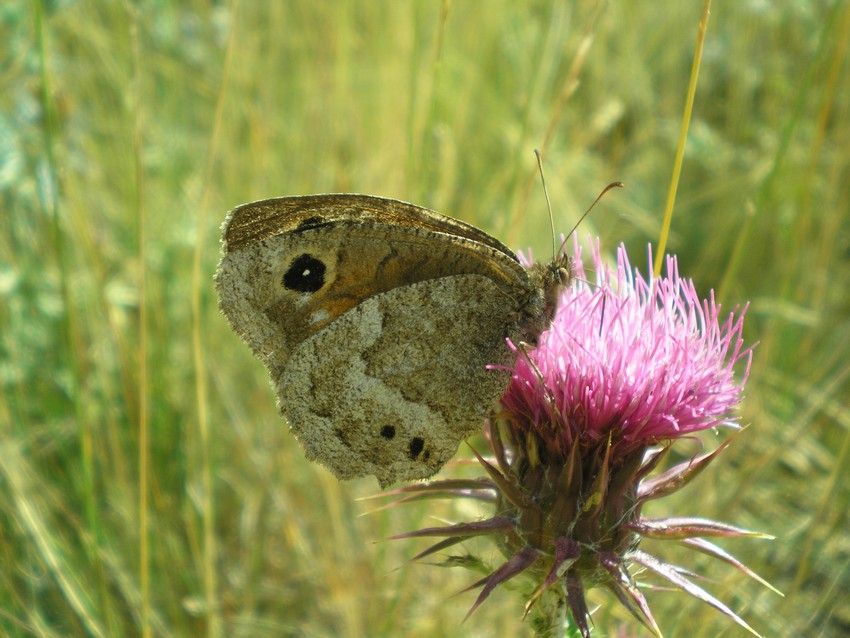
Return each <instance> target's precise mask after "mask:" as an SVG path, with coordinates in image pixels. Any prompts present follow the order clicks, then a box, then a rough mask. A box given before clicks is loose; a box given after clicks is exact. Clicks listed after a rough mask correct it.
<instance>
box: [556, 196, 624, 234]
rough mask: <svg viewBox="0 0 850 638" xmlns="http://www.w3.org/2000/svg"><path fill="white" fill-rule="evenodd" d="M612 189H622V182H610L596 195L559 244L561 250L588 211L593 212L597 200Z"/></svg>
mask: <svg viewBox="0 0 850 638" xmlns="http://www.w3.org/2000/svg"><path fill="white" fill-rule="evenodd" d="M612 188H624V186H623V182H611V183H610V184H608V186H606V187H605V188H603V189H602V192H601V193H599V195H597V197H596V199H594V200H593V203H592V204H591V205H590V207H589V208H588V209H587V210H586V211H584V215H582V216H581V217H579V219H578V221H577V222H576V225H575V226H573V229H572V230H571V231H570V233H569V235H567V236H566V238H565V239H564V243H562V244H561V250H563V249H564V246H565V245H566V243H567V239H569V238H570V237H572V235H573V233H574V232H576V229H577V228H578V226H579V224H581V223H582V222H583V221H584V218H585V217H587V215H588V214H589V213H590V211H592V210H593V207H594V206H596V204H597V203H599V200H600V199H602V198H603V197H604V196H605V193H607V192H608V191H610V190H611V189H612Z"/></svg>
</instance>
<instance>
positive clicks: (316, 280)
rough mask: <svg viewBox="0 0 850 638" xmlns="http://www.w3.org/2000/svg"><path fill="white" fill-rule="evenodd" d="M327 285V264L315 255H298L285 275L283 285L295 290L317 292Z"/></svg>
mask: <svg viewBox="0 0 850 638" xmlns="http://www.w3.org/2000/svg"><path fill="white" fill-rule="evenodd" d="M324 285H325V264H324V262H323V261H321V260H319V259H316V258H315V257H314V256H313V255H308V254H307V253H304V254H303V255H301V256H299V257H296V258H295V259H294V260H293V261H292V263H291V264H290V265H289V268H287V270H286V273H284V275H283V286H284V288H286V289H287V290H294V291H295V292H316V291H317V290H320V289H321V288H322V286H324Z"/></svg>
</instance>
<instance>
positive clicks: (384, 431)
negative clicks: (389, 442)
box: [381, 425, 395, 439]
mask: <svg viewBox="0 0 850 638" xmlns="http://www.w3.org/2000/svg"><path fill="white" fill-rule="evenodd" d="M381 436H382V437H384V438H385V439H392V438H394V437H395V426H394V425H385V426H384V427H382V428H381Z"/></svg>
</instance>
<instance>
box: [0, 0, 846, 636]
mask: <svg viewBox="0 0 850 638" xmlns="http://www.w3.org/2000/svg"><path fill="white" fill-rule="evenodd" d="M701 9H702V6H701V3H699V2H690V3H685V2H680V3H664V4H663V5H662V4H659V3H624V2H623V3H614V2H611V3H604V2H591V1H584V0H576V1H574V2H569V3H566V2H543V1H540V2H527V3H517V2H513V1H510V0H490V1H488V2H486V3H485V2H475V1H471V0H454V1H453V2H449V1H447V2H444V3H440V2H438V1H436V0H434V1H419V2H394V3H389V2H387V3H358V2H353V1H343V2H316V1H315V0H305V1H295V0H292V1H287V2H276V3H255V2H241V3H237V2H230V3H228V2H221V3H217V2H216V3H211V2H203V1H201V0H195V1H191V2H181V3H171V2H164V1H154V0H149V1H141V2H136V3H130V2H124V3H122V2H99V1H95V0H88V1H86V0H77V1H74V0H54V1H45V0H38V1H33V2H28V1H17V2H7V3H4V4H3V6H2V8H0V201H1V202H2V212H0V343H2V349H0V357H2V359H0V383H2V393H3V394H2V399H1V400H0V560H1V561H2V568H0V633H2V634H3V635H9V636H134V635H139V634H140V633H141V632H142V628H143V626H145V621H143V618H145V617H146V618H147V619H148V620H147V622H148V623H149V624H148V626H149V627H150V629H151V631H152V633H153V634H154V635H157V636H194V635H205V634H206V635H224V636H282V635H293V636H399V635H404V636H445V635H452V636H514V635H526V634H527V633H528V631H529V629H528V627H527V625H523V624H522V622H521V621H520V617H521V611H522V609H521V603H520V600H519V599H518V598H516V597H515V595H513V593H512V592H510V591H507V590H506V591H499V592H496V593H495V594H494V595H493V596H492V597H491V599H490V600H489V601H488V602H487V603H486V604H485V605H484V606H483V607H482V608H481V609H480V610H479V611H477V612H476V613H475V615H474V616H473V617H472V618H470V619H469V620H468V621H467V622H466V623H464V624H462V625H461V624H460V621H461V619H462V618H463V616H464V614H465V613H466V610H467V609H468V608H469V606H470V605H471V603H472V602H473V600H474V594H468V593H467V594H463V595H460V596H454V594H455V593H456V592H458V591H459V590H461V589H462V588H463V587H465V586H466V585H469V584H471V583H472V582H473V581H474V580H475V579H476V577H475V575H474V574H472V573H470V572H466V571H464V570H459V569H457V570H445V569H438V568H436V567H432V566H429V565H414V566H408V565H406V564H405V561H406V559H407V558H409V557H410V556H411V555H413V553H415V551H416V550H417V549H421V548H422V547H424V546H418V545H415V544H414V543H411V542H380V541H381V540H382V539H384V538H386V537H387V536H389V535H391V534H393V533H401V532H404V531H407V530H409V529H414V528H416V527H421V526H425V525H433V524H436V521H437V520H446V519H448V520H459V519H462V518H465V519H469V518H470V517H471V516H474V515H475V512H473V511H463V510H462V508H461V507H459V506H457V505H448V504H440V503H437V504H434V503H430V504H427V505H412V506H405V507H403V508H398V509H394V510H390V511H382V512H377V513H370V512H371V510H372V509H373V507H374V504H373V503H372V502H363V501H357V500H356V499H357V498H359V497H363V496H365V495H369V494H373V493H375V492H376V491H377V487H376V484H375V483H374V481H373V480H372V479H363V480H358V481H353V482H349V483H344V484H340V483H338V482H337V481H336V480H335V479H334V478H333V477H331V476H330V475H329V474H328V473H327V472H326V471H325V470H324V469H322V468H321V467H318V466H315V465H311V464H309V463H307V462H306V461H304V459H303V457H302V455H301V451H300V448H299V446H298V444H297V442H296V441H295V439H294V438H293V437H292V436H291V435H289V433H288V432H287V431H286V427H285V425H284V424H283V422H282V421H281V420H280V419H279V417H278V416H277V413H276V408H275V405H274V398H273V393H272V391H271V390H270V388H269V387H268V382H267V380H266V373H265V371H264V369H263V368H262V366H261V365H260V363H259V362H257V361H255V360H254V359H253V358H252V357H251V355H250V353H249V351H248V348H246V347H245V346H243V345H242V344H241V343H240V342H239V340H238V339H237V337H236V336H235V335H233V334H232V333H231V332H230V331H229V329H228V327H227V325H226V323H225V321H224V319H223V318H222V317H221V316H220V315H219V313H218V310H217V308H216V298H215V294H214V291H213V286H212V275H213V272H214V268H215V264H216V262H217V260H218V246H219V244H218V241H219V239H218V236H219V224H220V223H221V221H222V220H223V219H224V215H225V212H226V211H227V210H228V209H230V208H232V207H234V206H235V205H237V204H239V203H242V202H246V201H249V200H253V199H258V198H265V197H271V196H277V195H294V194H306V193H319V192H335V191H336V192H339V191H353V192H363V193H371V194H376V195H384V196H390V197H397V198H400V199H404V200H407V201H412V202H415V203H418V204H422V205H425V206H429V207H432V208H436V209H437V210H440V211H442V212H445V213H447V214H450V215H453V216H456V217H459V218H462V219H465V220H467V221H470V222H473V223H475V224H477V225H479V226H481V227H483V228H485V229H487V230H488V231H490V232H492V233H493V234H495V235H496V236H497V237H499V238H500V239H502V240H504V241H506V243H508V244H509V245H511V246H514V247H517V248H524V247H526V246H532V247H533V248H534V250H535V251H536V252H537V254H538V255H540V254H542V255H546V254H548V252H549V251H550V248H549V246H550V235H549V230H548V228H549V226H548V221H547V218H546V207H545V203H544V199H543V195H542V191H541V189H540V186H539V180H538V177H537V175H536V168H535V160H534V156H533V152H532V151H533V149H534V148H542V149H543V150H544V152H545V164H546V170H547V176H548V186H549V191H550V195H551V198H552V201H553V203H554V207H555V215H556V224H557V226H558V229H559V231H563V232H566V231H568V230H569V229H570V228H571V227H572V225H573V224H574V223H575V221H576V220H577V218H578V216H579V215H580V213H581V212H582V211H583V210H584V209H585V208H586V207H587V205H589V203H590V202H592V201H593V199H594V198H595V197H596V195H597V194H598V193H599V191H600V190H601V189H602V188H603V187H604V185H605V184H607V183H608V182H611V181H614V180H622V181H624V182H625V183H626V190H624V191H617V192H614V193H611V194H609V195H608V196H607V197H606V198H605V199H604V200H603V201H602V203H601V205H599V206H598V207H597V208H596V209H595V210H594V212H593V213H592V214H591V216H590V217H589V218H588V219H587V220H586V221H584V222H583V223H582V226H581V228H580V230H579V232H580V233H581V234H582V236H584V235H587V234H588V233H594V234H599V235H600V236H601V237H602V241H603V247H604V248H605V249H606V250H608V251H611V250H613V248H614V247H615V246H616V245H617V243H619V242H625V244H626V245H627V246H628V247H629V249H630V252H631V254H632V259H633V263H635V264H640V265H641V266H642V269H643V270H644V271H646V261H645V259H644V257H643V256H644V255H645V254H646V245H647V243H648V242H653V243H657V238H658V233H659V227H660V222H661V218H662V213H663V208H664V202H665V198H666V194H667V189H668V184H669V179H670V173H671V170H672V163H673V156H674V153H675V145H676V141H677V136H678V133H679V124H680V118H681V113H682V108H683V105H684V99H685V90H686V87H687V81H688V74H689V71H690V65H691V60H692V54H693V49H694V42H695V39H696V32H697V23H698V19H699V14H700V11H701ZM848 41H850V4H848V3H847V2H840V1H828V0H812V1H791V0H787V1H784V2H780V1H777V2H768V1H764V0H762V1H760V0H745V1H742V2H719V1H718V2H715V3H714V6H713V13H712V18H711V22H710V26H709V30H708V33H707V39H706V49H705V53H704V59H703V65H702V70H701V75H700V83H699V87H698V92H697V96H696V105H695V111H694V117H693V120H692V123H691V129H690V137H689V142H688V147H687V151H686V155H685V164H684V171H683V175H682V181H681V184H680V187H679V197H678V200H677V205H676V212H675V216H674V219H673V234H672V237H671V241H670V244H669V246H668V250H669V252H674V253H676V254H678V256H679V259H680V266H681V270H682V272H683V273H685V274H686V275H687V276H690V277H693V278H694V279H695V280H696V282H697V287H698V289H699V290H701V291H702V292H703V293H704V294H707V293H708V291H709V290H710V289H712V288H714V289H715V290H716V291H717V293H718V296H719V299H720V300H721V301H722V303H723V304H724V305H725V306H726V307H727V308H732V307H733V306H735V305H736V304H741V303H744V302H746V301H748V300H749V301H750V302H751V304H752V305H751V307H750V311H749V314H748V323H747V328H746V333H747V337H748V339H749V340H750V341H756V340H758V341H759V342H760V345H759V346H758V348H757V350H756V354H755V359H754V362H753V369H752V374H751V379H750V382H749V384H748V390H747V399H746V402H745V404H744V406H743V411H742V422H743V423H744V424H747V425H749V428H748V429H747V430H745V431H744V432H743V433H742V434H741V435H739V436H738V437H737V439H736V441H735V442H734V443H733V445H732V447H731V448H730V449H729V450H727V451H726V452H725V453H724V454H723V455H722V457H721V459H720V460H719V461H718V462H717V463H715V465H714V466H713V467H712V468H711V469H710V470H709V471H708V472H707V473H706V474H704V475H703V476H701V477H700V479H699V480H698V481H697V482H696V483H695V484H693V485H691V486H690V487H689V488H688V489H687V490H685V492H684V494H683V495H682V496H681V497H679V498H676V499H667V500H666V501H665V502H663V503H659V504H658V505H656V507H655V509H654V510H653V511H652V512H650V514H652V515H659V516H661V515H673V514H682V515H700V516H707V517H712V518H719V519H721V520H725V521H729V522H731V523H734V524H737V525H740V526H744V527H748V528H752V529H758V530H761V531H765V532H768V533H771V534H774V535H776V537H777V538H776V540H775V541H772V542H766V541H744V540H742V541H735V542H732V541H730V542H726V543H724V546H725V547H726V548H727V549H729V550H730V551H732V552H733V553H735V554H736V555H737V556H739V557H740V558H741V559H742V560H744V562H746V563H747V564H748V565H750V566H751V567H753V568H754V569H756V571H758V572H760V573H761V574H762V575H763V576H765V577H766V578H768V579H769V580H770V581H772V582H773V583H774V584H775V585H776V586H777V587H778V588H780V589H781V590H783V591H784V592H785V594H786V598H785V599H782V598H780V597H778V596H776V595H775V594H773V593H771V592H769V591H767V590H766V589H764V588H762V587H760V586H759V585H758V584H757V583H755V582H753V581H750V580H749V579H747V578H746V577H745V576H743V575H742V574H740V573H738V572H737V571H736V570H734V569H732V568H730V567H725V566H723V565H714V564H712V562H711V561H710V560H708V559H706V560H703V559H701V558H699V557H696V556H690V557H683V558H682V559H681V560H682V563H683V564H684V565H685V566H687V567H689V568H693V569H694V570H695V571H698V572H701V573H705V574H706V575H707V576H708V577H709V578H710V579H711V581H710V582H708V583H707V584H706V587H707V588H708V589H709V590H710V591H712V593H714V594H716V595H717V596H718V597H719V598H720V599H721V600H723V601H725V602H726V603H728V604H729V605H730V606H731V607H733V609H735V610H736V611H738V612H740V613H741V615H742V616H743V617H744V618H745V619H746V620H747V621H748V622H749V623H750V624H751V625H753V626H754V627H755V628H756V629H757V630H759V631H760V632H762V633H763V634H764V635H766V636H791V635H803V636H841V635H847V633H848V632H850V607H849V606H848V605H847V602H846V592H847V591H848V590H850V572H848V564H849V563H850V533H848V532H849V531H850V525H848V507H847V503H848V502H850V481H848V473H850V469H848V468H850V463H848V460H847V455H848V441H850V411H848V396H850V393H848V389H850V383H848V373H850V363H848V362H849V361H850V296H848V293H847V290H848V286H850V280H848V279H850V268H848V261H850V232H848V231H849V230H850V228H848V213H850V195H848V188H850V179H848V178H850V170H848V169H849V167H850V83H849V82H848V56H847V52H846V46H847V43H848ZM686 453H692V450H688V451H686ZM145 539H146V542H143V541H145ZM473 549H477V550H478V551H480V552H482V553H484V555H485V556H487V555H488V552H490V555H491V556H492V557H493V558H494V559H495V558H496V556H495V554H493V553H492V552H493V550H492V549H490V548H488V547H487V546H481V547H478V548H473ZM665 556H669V554H665ZM594 600H595V602H596V603H597V604H600V605H601V607H600V608H599V609H598V611H597V612H596V613H595V616H594V619H595V623H596V626H597V629H598V631H597V634H596V635H600V636H610V635H615V634H617V631H618V627H619V625H620V623H621V621H626V622H629V625H630V626H633V624H631V622H630V621H628V620H627V619H626V616H625V614H624V612H623V611H622V610H621V609H619V607H618V606H617V605H616V604H614V602H613V600H612V599H611V598H610V597H608V596H606V595H604V594H599V595H598V596H596V597H595V598H594ZM649 600H650V603H651V604H652V605H653V608H654V609H655V611H656V615H657V617H658V619H659V623H660V625H661V627H662V629H663V630H665V632H666V634H667V635H670V636H678V635H682V634H683V633H684V632H685V631H687V632H688V635H689V636H690V637H691V638H696V637H701V636H719V635H723V636H737V635H741V633H742V632H741V630H740V629H738V628H737V627H735V626H734V625H733V624H732V623H731V622H729V621H728V620H727V619H725V618H724V617H723V616H722V615H721V614H719V613H717V612H715V611H714V610H712V609H710V608H708V607H707V606H705V605H702V604H700V603H698V602H696V601H693V600H690V599H688V598H687V597H686V596H684V595H682V594H677V593H673V592H664V591H658V592H650V593H649ZM619 635H623V634H619ZM625 635H629V634H625ZM635 635H639V631H638V632H637V634H635Z"/></svg>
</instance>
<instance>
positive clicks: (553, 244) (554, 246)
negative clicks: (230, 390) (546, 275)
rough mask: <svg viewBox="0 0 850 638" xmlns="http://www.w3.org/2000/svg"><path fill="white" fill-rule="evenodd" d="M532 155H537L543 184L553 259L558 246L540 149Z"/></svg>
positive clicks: (535, 150) (538, 168)
mask: <svg viewBox="0 0 850 638" xmlns="http://www.w3.org/2000/svg"><path fill="white" fill-rule="evenodd" d="M534 155H535V156H537V170H538V171H540V183H541V184H543V194H544V195H545V196H546V210H548V211H549V226H550V227H551V228H552V259H554V258H555V257H557V256H558V253H557V250H558V247H557V244H556V241H555V217H554V216H553V215H552V202H550V201H549V189H547V188H546V178H545V177H544V176H543V158H541V157H540V151H538V150H537V149H536V148H535V149H534Z"/></svg>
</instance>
